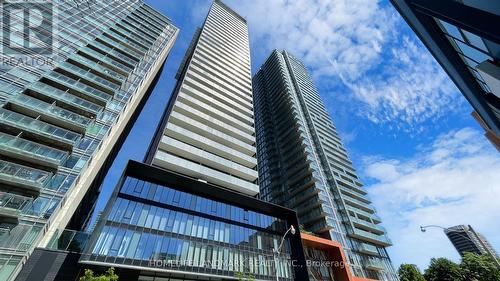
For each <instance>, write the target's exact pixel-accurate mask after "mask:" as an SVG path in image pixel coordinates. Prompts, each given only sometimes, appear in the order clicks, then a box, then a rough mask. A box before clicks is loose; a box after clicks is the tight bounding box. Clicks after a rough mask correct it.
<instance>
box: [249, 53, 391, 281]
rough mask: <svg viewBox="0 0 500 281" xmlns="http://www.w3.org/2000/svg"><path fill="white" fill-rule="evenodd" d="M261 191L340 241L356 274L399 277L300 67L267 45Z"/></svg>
mask: <svg viewBox="0 0 500 281" xmlns="http://www.w3.org/2000/svg"><path fill="white" fill-rule="evenodd" d="M253 93H254V104H255V122H256V134H257V153H258V161H259V184H260V189H261V193H260V197H261V198H262V199H264V200H266V201H270V202H273V203H276V204H279V205H282V206H285V207H288V208H291V209H294V210H296V211H297V214H298V217H299V223H300V224H301V225H302V226H303V227H304V228H305V229H306V230H308V231H311V232H314V233H316V234H318V235H321V236H323V237H326V238H328V239H332V240H334V241H338V242H339V243H340V244H341V245H342V247H343V249H344V251H345V253H346V257H347V260H348V262H349V263H350V268H351V270H352V271H353V273H354V275H355V276H358V277H366V278H373V279H379V280H397V276H396V274H395V272H394V270H393V267H392V265H391V261H390V259H389V256H388V255H387V251H386V249H385V247H387V246H390V245H391V241H390V240H389V239H388V238H387V236H386V231H385V229H384V228H383V227H382V226H381V225H380V223H381V220H380V218H379V217H378V216H377V214H376V211H375V209H374V208H373V207H372V206H371V204H370V203H371V202H370V200H369V199H368V198H367V196H366V194H367V193H366V191H365V190H364V189H363V188H362V186H363V185H362V183H361V182H360V180H359V178H358V176H357V175H356V171H355V170H354V168H353V166H352V162H351V161H350V160H349V157H348V155H347V152H346V150H345V148H344V146H343V144H342V142H341V140H340V138H339V136H338V134H337V132H336V130H335V127H334V126H333V124H332V121H331V119H330V117H329V115H328V113H327V111H326V109H325V106H324V105H323V102H322V101H321V99H320V96H319V94H318V92H317V91H316V88H315V86H314V85H313V82H312V80H311V78H310V77H309V75H308V72H307V69H306V68H305V66H304V65H303V64H302V63H301V62H300V61H299V60H297V59H296V58H294V57H293V56H291V55H290V54H289V53H287V52H286V51H282V52H280V51H276V50H275V51H273V52H272V54H271V55H270V56H269V58H268V59H267V60H266V62H265V63H264V64H263V65H262V66H261V68H260V70H259V71H258V72H257V73H256V74H255V76H254V78H253Z"/></svg>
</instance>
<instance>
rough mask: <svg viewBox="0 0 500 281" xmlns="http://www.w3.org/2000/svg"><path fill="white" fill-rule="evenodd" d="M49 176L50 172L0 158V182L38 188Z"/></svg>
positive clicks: (43, 184)
mask: <svg viewBox="0 0 500 281" xmlns="http://www.w3.org/2000/svg"><path fill="white" fill-rule="evenodd" d="M51 177H52V173H50V172H46V171H42V170H38V169H34V168H30V167H26V166H23V165H19V164H15V163H11V162H7V161H4V160H0V181H2V182H7V183H10V184H13V185H21V186H29V187H32V188H33V189H40V188H42V187H44V186H45V185H46V184H47V183H48V182H49V181H50V179H51Z"/></svg>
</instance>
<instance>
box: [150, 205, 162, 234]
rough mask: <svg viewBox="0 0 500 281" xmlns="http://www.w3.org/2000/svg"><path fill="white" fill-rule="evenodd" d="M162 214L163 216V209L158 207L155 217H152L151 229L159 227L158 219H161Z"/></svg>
mask: <svg viewBox="0 0 500 281" xmlns="http://www.w3.org/2000/svg"><path fill="white" fill-rule="evenodd" d="M162 216H163V209H162V208H158V210H157V211H156V214H155V217H154V219H153V225H152V226H151V228H153V229H158V228H159V226H160V220H161V218H162Z"/></svg>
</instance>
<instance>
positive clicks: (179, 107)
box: [150, 1, 259, 196]
mask: <svg viewBox="0 0 500 281" xmlns="http://www.w3.org/2000/svg"><path fill="white" fill-rule="evenodd" d="M181 73H183V74H182V77H179V82H178V84H177V89H176V92H175V93H174V95H173V96H172V99H171V102H170V108H169V110H168V112H167V115H166V116H165V120H164V124H163V125H164V126H162V127H161V128H160V131H159V132H158V134H157V139H156V140H155V141H156V143H154V144H153V147H152V149H151V153H154V155H150V156H151V157H152V159H150V160H152V163H153V165H155V166H159V167H161V168H164V169H168V170H171V171H174V172H177V173H181V174H184V175H187V176H190V177H193V178H197V179H201V180H204V181H206V182H208V183H211V184H215V185H218V186H220V187H223V188H227V189H231V190H234V191H237V192H240V193H243V194H246V195H250V196H254V195H256V194H257V193H258V192H259V188H258V186H257V184H256V183H255V181H256V180H257V174H258V173H257V171H256V168H255V167H256V166H257V159H256V157H255V154H256V148H255V136H254V132H255V130H254V127H253V123H254V120H253V104H252V83H251V76H250V51H249V43H248V27H247V24H246V21H245V19H243V18H242V17H241V16H239V15H238V14H236V13H235V12H234V11H232V10H231V9H229V8H228V7H227V6H226V5H225V4H223V3H222V2H220V1H215V2H214V4H213V5H212V7H211V9H210V12H209V14H208V17H207V19H206V21H205V24H204V26H203V29H201V30H199V31H198V32H197V34H196V35H195V37H194V39H193V42H192V44H191V46H190V50H188V52H187V53H186V57H185V58H184V64H183V65H181V67H180V70H179V75H181ZM156 148H157V149H156ZM151 157H150V158H151Z"/></svg>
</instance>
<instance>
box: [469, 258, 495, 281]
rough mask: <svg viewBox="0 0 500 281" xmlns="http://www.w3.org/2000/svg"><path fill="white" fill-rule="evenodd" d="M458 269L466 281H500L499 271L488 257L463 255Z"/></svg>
mask: <svg viewBox="0 0 500 281" xmlns="http://www.w3.org/2000/svg"><path fill="white" fill-rule="evenodd" d="M460 269H461V271H462V275H463V276H465V277H466V279H467V280H476V281H500V269H499V268H498V267H497V265H496V264H495V262H494V260H493V258H492V257H491V256H488V255H476V254H472V253H465V254H464V256H463V258H462V263H460Z"/></svg>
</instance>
